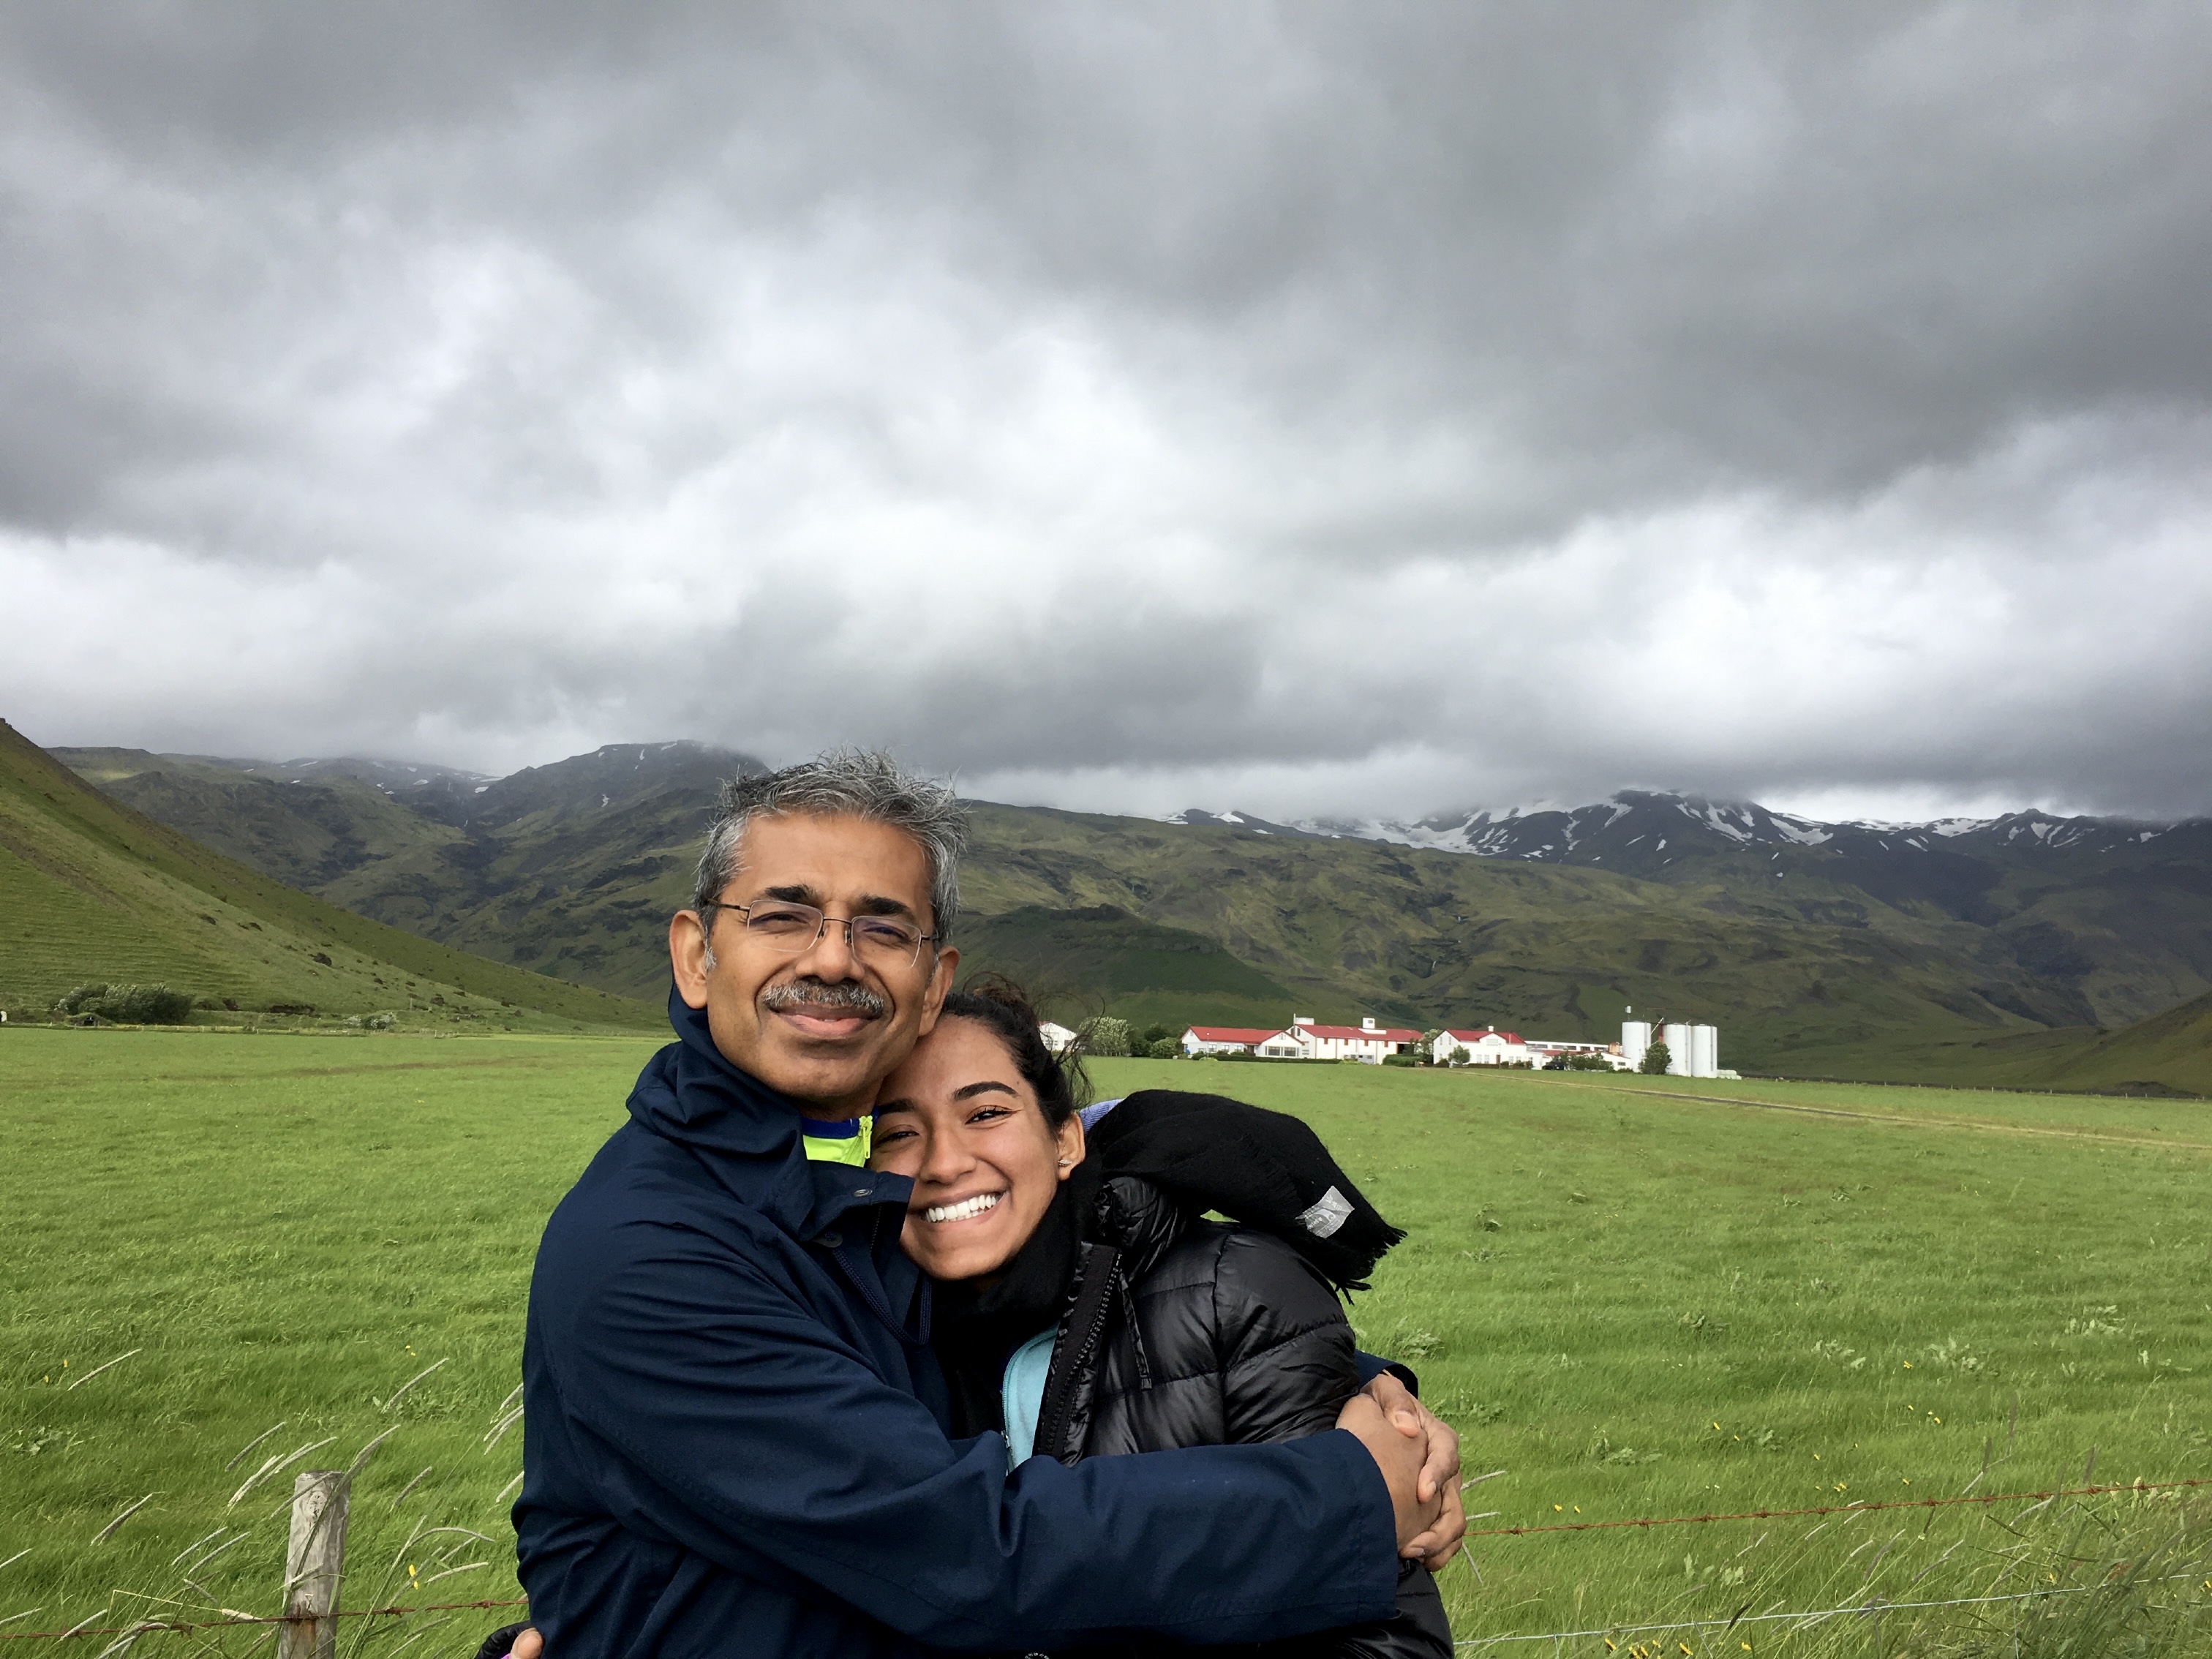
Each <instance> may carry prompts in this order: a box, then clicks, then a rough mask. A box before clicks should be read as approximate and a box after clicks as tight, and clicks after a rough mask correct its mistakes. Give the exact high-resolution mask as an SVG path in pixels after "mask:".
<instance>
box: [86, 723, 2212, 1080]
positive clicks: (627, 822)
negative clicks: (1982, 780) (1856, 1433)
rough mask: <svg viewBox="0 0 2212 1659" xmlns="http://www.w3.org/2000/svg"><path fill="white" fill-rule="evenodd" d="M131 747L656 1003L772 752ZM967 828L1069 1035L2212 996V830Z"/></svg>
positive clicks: (1708, 806)
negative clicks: (704, 838)
mask: <svg viewBox="0 0 2212 1659" xmlns="http://www.w3.org/2000/svg"><path fill="white" fill-rule="evenodd" d="M65 752H68V753H71V754H79V755H82V754H83V753H84V752H85V751H65ZM123 752H124V751H100V755H101V756H103V757H106V758H105V760H104V762H103V764H102V768H101V769H102V770H103V771H104V773H105V774H106V776H105V781H103V783H102V787H104V788H106V789H107V790H109V791H110V792H111V793H114V794H116V795H117V796H118V798H120V799H125V800H127V801H133V802H135V803H136V804H138V805H142V806H143V808H144V810H146V811H149V813H150V814H152V815H153V816H155V817H162V818H163V819H164V821H166V822H169V823H173V824H174V825H175V826H176V827H178V828H179V829H184V830H185V831H186V832H187V833H189V834H192V835H195V836H199V837H200V838H202V839H203V840H205V841H207V842H209V843H210V844H211V845H216V846H217V847H218V848H221V849H222V850H224V851H227V852H231V853H232V854H233V855H234V856H239V857H240V858H241V859H244V860H245V861H247V862H253V863H255V864H256V866H257V867H259V868H263V869H265V870H268V871H270V872H271V873H273V874H279V875H280V878H283V879H288V880H293V881H295V882H296V883H298V884H301V885H305V886H308V887H310V888H312V889H313V890H314V891H316V892H318V893H319V894H321V895H322V896H324V897H325V898H326V899H328V900H329V901H330V902H333V903H337V904H340V905H343V906H345V907H347V908H351V909H354V910H356V911H357V912H359V913H361V914H362V915H370V916H374V917H375V918H376V919H378V920H380V921H384V922H386V923H388V924H391V925H392V926H396V927H404V928H408V929H410V930H413V931H416V932H418V933H422V934H424V935H425V936H428V937H433V938H437V939H442V940H445V941H446V942H447V943H450V944H453V945H457V946H459V947H461V948H465V949H469V950H473V951H478V952H480V953H483V954H485V955H489V956H493V957H497V958H499V959H501V960H502V961H507V962H511V963H514V964H516V965H517V966H521V967H526V968H529V969H533V970H535V971H538V972H542V973H546V974H550V975H557V976H561V977H564V978H568V979H572V980H574V981H578V982H580V983H585V984H590V985H594V986H598V987H601V988H605V989H609V990H613V991H617V992H619V993H621V994H626V995H630V996H635V997H641V998H647V999H651V998H654V997H657V995H658V994H659V992H660V990H661V988H662V987H665V974H666V959H665V928H666V923H667V917H668V915H669V913H670V911H671V910H672V909H673V908H676V907H678V905H680V904H682V903H684V902H685V900H686V897H687V896H688V884H689V875H690V866H691V863H692V861H693V860H694V858H695V857H696V844H697V839H698V836H699V834H700V832H701V830H702V828H703V825H704V823H705V820H706V817H707V815H708V811H710V810H711V807H712V805H713V802H714V794H715V790H716V788H717V787H718V786H719V781H720V778H721V777H722V776H725V775H727V774H728V773H730V772H732V771H736V770H740V769H750V768H753V767H757V766H758V765H759V762H758V761H757V760H756V759H755V758H754V757H751V756H750V755H748V754H746V753H744V751H741V750H727V749H717V748H714V747H711V746H708V745H704V744H642V745H640V744H611V745H605V746H603V747H602V748H601V749H599V750H593V751H592V753H591V754H589V755H586V756H578V757H570V758H569V759H568V761H564V762H556V763H553V764H552V765H551V766H549V767H544V768H533V769H526V771H525V772H522V773H518V774H515V775H512V776H511V777H510V778H508V779H502V780H495V781H493V782H492V783H491V784H489V785H486V786H483V787H477V786H470V789H469V793H468V795H467V797H466V799H458V798H456V797H454V796H453V794H452V793H451V792H447V794H446V795H445V796H443V797H436V796H435V794H434V793H424V794H422V795H421V796H418V797H415V798H407V797H406V796H405V792H392V791H386V790H382V789H378V788H375V787H371V786H368V785H365V784H363V783H362V782H361V781H359V780H357V779H350V778H346V777H341V776H330V777H326V778H325V779H324V780H323V781H314V780H313V779H312V778H308V777H307V775H306V774H304V773H301V774H299V775H301V777H302V778H303V781H301V782H300V783H297V784H295V783H292V782H290V781H289V778H288V779H287V780H286V781H281V782H280V781H275V780H274V779H272V778H270V777H268V776H265V775H264V776H259V777H255V778H245V777H243V776H242V775H239V774H235V773H234V774H231V775H230V776H229V778H228V779H224V778H222V777H219V776H212V775H210V769H209V767H208V764H207V763H205V762H204V761H194V762H191V763H181V762H180V763H175V764H172V763H169V762H167V761H165V760H163V759H162V757H149V758H150V759H151V760H152V761H153V762H154V764H153V765H151V766H150V767H149V768H148V769H146V770H143V771H141V772H139V773H137V774H135V775H131V776H116V775H113V774H114V773H116V772H117V771H118V769H120V763H119V762H118V761H117V760H116V759H115V758H114V757H116V756H117V755H118V754H121V753H123ZM137 764H141V765H143V764H144V763H143V762H141V763H137ZM969 806H970V817H971V826H972V829H973V837H972V843H971V848H972V850H971V854H970V857H969V860H968V862H967V864H966V865H965V866H963V891H964V893H965V913H964V915H963V921H962V923H961V928H962V933H961V936H960V938H959V939H958V941H957V942H960V943H961V944H963V948H965V949H966V950H967V951H968V960H967V965H968V966H969V968H987V967H994V966H997V967H1003V968H1005V969H1008V970H1009V971H1018V973H1020V974H1021V975H1024V976H1025V977H1029V978H1030V979H1032V980H1037V979H1039V978H1042V981H1044V982H1047V983H1049V984H1051V985H1053V986H1054V987H1057V994H1060V996H1061V998H1062V1000H1063V1004H1064V1006H1066V1007H1067V1008H1068V1010H1069V1011H1070V1012H1075V1013H1082V1012H1097V1009H1098V1008H1100V1007H1110V1008H1111V1009H1113V1010H1114V1011H1115V1012H1125V1013H1127V1014H1129V1015H1130V1016H1132V1017H1139V1018H1144V1019H1147V1020H1150V1019H1158V1020H1163V1021H1169V1022H1172V1021H1173V1020H1175V1019H1180V1018H1224V1019H1228V1020H1229V1021H1230V1022H1231V1023H1234V1024H1252V1023H1255V1022H1259V1023H1264V1021H1265V1020H1266V1019H1270V1018H1288V1017H1289V1015H1290V1014H1291V1012H1299V1013H1312V1014H1316V1015H1317V1016H1322V1017H1329V1018H1352V1017H1356V1016H1357V1015H1358V1014H1362V1013H1374V1014H1378V1015H1386V1016H1389V1017H1390V1018H1394V1019H1395V1020H1398V1021H1400V1022H1401V1023H1407V1024H1423V1025H1426V1024H1466V1023H1468V1022H1469V1021H1470V1020H1472V1021H1474V1022H1476V1023H1496V1024H1500V1025H1509V1026H1512V1027H1514V1028H1516V1029H1534V1030H1538V1031H1540V1032H1544V1033H1547V1034H1551V1035H1557V1036H1603V1035H1611V1034H1612V1029H1613V1027H1615V1026H1617V1023H1618V1019H1619V1017H1620V1014H1619V1010H1620V1006H1622V1005H1623V1004H1626V1003H1628V1002H1633V1003H1634V1004H1635V1005H1636V1006H1638V1007H1646V1006H1656V1005H1658V1004H1662V1003H1663V1004H1667V1005H1668V1006H1670V1007H1671V1009H1672V1010H1673V1012H1675V1013H1677V1014H1680V1015H1688V1014H1692V1013H1694V1014H1696V1015H1697V1016H1698V1017H1699V1018H1702V1019H1706V1020H1709V1021H1711V1022H1712V1023H1716V1024H1721V1025H1722V1026H1723V1047H1724V1049H1726V1050H1727V1051H1728V1052H1729V1054H1730V1056H1731V1058H1730V1060H1729V1061H1727V1062H1724V1063H1731V1064H1739V1065H1741V1066H1745V1067H1754V1066H1759V1067H1765V1068H1768V1069H1774V1068H1778V1067H1781V1066H1791V1067H1795V1068H1797V1069H1802V1070H1811V1069H1814V1068H1819V1069H1822V1070H1826V1071H1832V1072H1838V1073H1839V1074H1840V1073H1841V1072H1844V1071H1849V1070H1851V1069H1852V1068H1857V1072H1858V1073H1859V1074H1863V1075H1876V1074H1880V1073H1882V1072H1883V1071H1884V1070H1885V1068H1887V1069H1889V1070H1894V1069H1895V1068H1896V1067H1897V1066H1899V1065H1900V1064H1902V1061H1900V1060H1899V1059H1898V1058H1897V1057H1898V1056H1899V1055H1901V1054H1905V1051H1906V1050H1907V1049H1908V1048H1910V1049H1911V1051H1912V1052H1913V1053H1914V1054H1923V1053H1932V1052H1935V1051H1936V1049H1946V1050H1947V1052H1948V1054H1949V1058H1948V1060H1944V1061H1943V1063H1945V1064H1953V1063H1955V1064H1957V1065H1960V1066H1966V1065H1976V1066H1978V1065H1983V1064H1984V1063H1987V1062H1989V1061H1990V1059H1991V1056H1992V1055H1993V1054H1995V1053H1996V1051H1995V1050H1994V1049H1992V1048H1990V1044H1991V1043H1993V1042H2008V1041H2010V1040H2011V1039H2012V1038H2013V1037H2021V1038H2023V1039H2026V1038H2029V1037H2033V1038H2034V1039H2035V1042H2036V1043H2039V1044H2043V1038H2042V1037H2041V1036H2038V1035H2037V1034H2049V1033H2053V1032H2057V1031H2061V1030H2079V1031H2081V1032H2085V1033H2086V1032H2094V1031H2095V1030H2097V1029H2098V1028H2106V1029H2108V1030H2109V1029H2111V1028H2116V1027H2119V1026H2124V1025H2127V1024H2131V1023H2132V1022H2134V1021H2136V1020H2139V1019H2142V1018H2146V1017H2148V1016H2150V1015H2154V1014H2156V1013H2158V1012H2161V1011H2163V1010H2166V1009H2168V1008H2171V1007H2172V1006H2176V1005H2178V1004H2180V1003H2183V1002H2185V1001H2186V1000H2188V999H2190V998H2191V997H2193V996H2197V995H2201V994H2204V993H2206V992H2207V991H2208V990H2212V825H2208V824H2206V823H2203V822H2202V821H2194V820H2192V821H2190V822H2188V823H2182V824H2178V825H2172V826H2165V827H2162V828H2160V829H2159V830H2158V833H2156V834H2154V835H2153V836H2149V837H2148V838H2147V839H2146V838H2145V837H2144V836H2143V834H2142V831H2143V829H2145V828H2146V826H2142V825H2132V824H2127V823H2121V822H2118V821H2105V820H2080V821H2062V820H2057V819H2051V818H2049V817H2047V816H2045V817H2038V816H2036V815H2032V814H2016V815H2009V816H2008V817H2003V818H1999V819H1996V820H1989V821H1980V822H1978V823H1975V824H1973V825H1971V826H1956V825H1954V826H1950V829H1951V830H1952V832H1951V833H1944V832H1942V831H1939V830H1937V829H1935V828H1933V827H1930V826H1918V827H1914V828H1913V829H1911V830H1910V831H1909V832H1901V831H1899V829H1896V828H1895V827H1893V826H1873V825H1826V824H1820V823H1815V822H1814V821H1813V820H1810V819H1804V818H1800V817H1795V816H1793V815H1789V814H1776V813H1771V812H1768V811H1766V810H1765V809H1764V808H1757V807H1754V806H1753V805H1752V804H1749V803H1736V804H1728V803H1716V802H1711V801H1708V800H1705V799H1704V798H1701V797H1692V796H1670V795H1666V794H1662V793H1657V792H1650V791H1641V792H1638V791H1624V792H1622V793H1621V794H1620V796H1617V797H1616V798H1615V799H1613V801H1611V802H1608V803H1605V804H1602V805H1597V806H1593V807H1589V808H1579V809H1574V810H1573V811H1571V812H1570V811H1562V812H1561V813H1559V814H1558V815H1557V816H1556V817H1553V818H1550V819H1540V817H1536V816H1531V817H1520V818H1512V817H1509V818H1508V819H1505V820H1502V821H1499V822H1498V823H1488V824H1486V825H1485V826H1483V828H1484V829H1485V830H1486V831H1496V830H1498V829H1500V828H1501V824H1502V826H1503V829H1504V831H1505V832H1506V833H1507V836H1508V839H1507V840H1505V841H1502V842H1498V843H1497V844H1498V846H1499V847H1501V848H1504V849H1505V854H1510V855H1501V854H1499V853H1497V852H1493V853H1492V854H1491V855H1488V856H1477V857H1469V856H1467V849H1466V848H1461V849H1460V850H1456V851H1447V850H1440V849H1437V848H1419V847H1413V846H1408V845H1406V844H1403V843H1401V842H1391V841H1387V840H1369V839H1364V838H1362V837H1358V836H1346V835H1344V834H1341V833H1335V834H1330V833H1323V832H1322V830H1320V829H1315V828H1311V827H1306V826H1298V825H1284V824H1276V823H1268V822H1267V821H1266V820H1262V819H1258V818H1256V817H1253V816H1252V815H1249V814H1242V813H1238V814H1233V815H1232V814H1218V815H1217V814H1210V813H1206V814H1191V815H1179V816H1188V817H1189V819H1190V821H1188V822H1185V823H1163V822H1161V821H1159V820H1158V819H1152V818H1139V817H1117V816H1113V815H1104V814H1087V813H1079V812H1068V811H1060V810H1057V809H1050V808H1036V807H1018V806H1008V805H1000V804H994V803H991V802H981V801H979V802H972V803H970V804H969ZM249 809H250V810H249ZM1577 814H1579V815H1580V818H1579V821H1578V822H1577V821H1576V815H1577ZM1461 827H1462V829H1463V828H1464V827H1465V826H1464V824H1462V826H1461ZM1512 836H1520V837H1522V841H1520V842H1517V843H1516V842H1513V841H1511V839H1510V837H1512ZM249 843H251V844H249ZM1516 847H1517V853H1516V850H1515V849H1516ZM1209 952H1212V953H1216V954H1212V955H1211V956H1209ZM1276 1000H1279V1002H1280V1004H1281V1006H1279V1007H1277V1006H1274V1003H1275V1001H1276ZM2082 1040H2083V1041H2087V1040H2088V1039H2087V1037H2084V1038H2083V1039H2082ZM2067 1041H2068V1042H2072V1041H2074V1039H2072V1038H2068V1039H2067ZM1931 1045H1932V1046H1931ZM1947 1045H1948V1048H1947ZM2032 1046H2033V1045H2032ZM2043 1046H2044V1047H2046V1048H2047V1047H2048V1046H2049V1045H2048V1044H2043ZM2008 1052H2009V1051H2008ZM2023 1052H2024V1051H2023ZM2036 1052H2037V1054H2042V1048H2037V1050H2036ZM2046 1058H2047V1056H2046ZM2020 1059H2021V1055H2020V1054H2011V1055H2010V1059H2008V1061H2007V1063H2008V1064H2010V1063H2012V1062H2013V1061H2014V1060H2020ZM1914 1063H1915V1064H1916V1065H1917V1064H1918V1063H1919V1062H1918V1061H1917V1060H1916V1061H1915V1062H1914ZM2021 1063H2026V1062H2025V1061H2022V1062H2021ZM2035 1063H2036V1064H2041V1063H2043V1060H2041V1059H2038V1060H2035Z"/></svg>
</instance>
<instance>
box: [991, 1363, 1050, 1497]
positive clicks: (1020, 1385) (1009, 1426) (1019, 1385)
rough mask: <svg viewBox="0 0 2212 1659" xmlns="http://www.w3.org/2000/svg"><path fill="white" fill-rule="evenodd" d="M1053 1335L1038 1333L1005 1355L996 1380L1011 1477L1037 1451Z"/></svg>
mask: <svg viewBox="0 0 2212 1659" xmlns="http://www.w3.org/2000/svg"><path fill="white" fill-rule="evenodd" d="M1053 1336H1054V1333H1053V1332H1051V1331H1048V1330H1045V1331H1039V1332H1038V1333H1037V1334H1036V1335H1035V1336H1033V1337H1031V1338H1030V1340H1028V1341H1026V1342H1024V1343H1023V1344H1022V1346H1020V1347H1018V1348H1017V1349H1015V1350H1014V1351H1013V1352H1012V1354H1010V1355H1009V1356H1007V1358H1006V1371H1005V1373H1004V1374H1003V1375H1002V1376H1000V1379H999V1404H1000V1408H1001V1409H1002V1410H1003V1411H1004V1412H1005V1413H1006V1469H1007V1472H1008V1473H1009V1474H1012V1472H1013V1471H1014V1470H1015V1469H1016V1468H1019V1467H1020V1466H1021V1465H1022V1464H1024V1463H1025V1462H1028V1461H1029V1459H1030V1454H1031V1453H1033V1452H1035V1451H1036V1426H1037V1413H1039V1412H1042V1410H1043V1409H1044V1380H1045V1376H1046V1374H1047V1373H1048V1372H1049V1371H1050V1370H1052V1339H1053Z"/></svg>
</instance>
